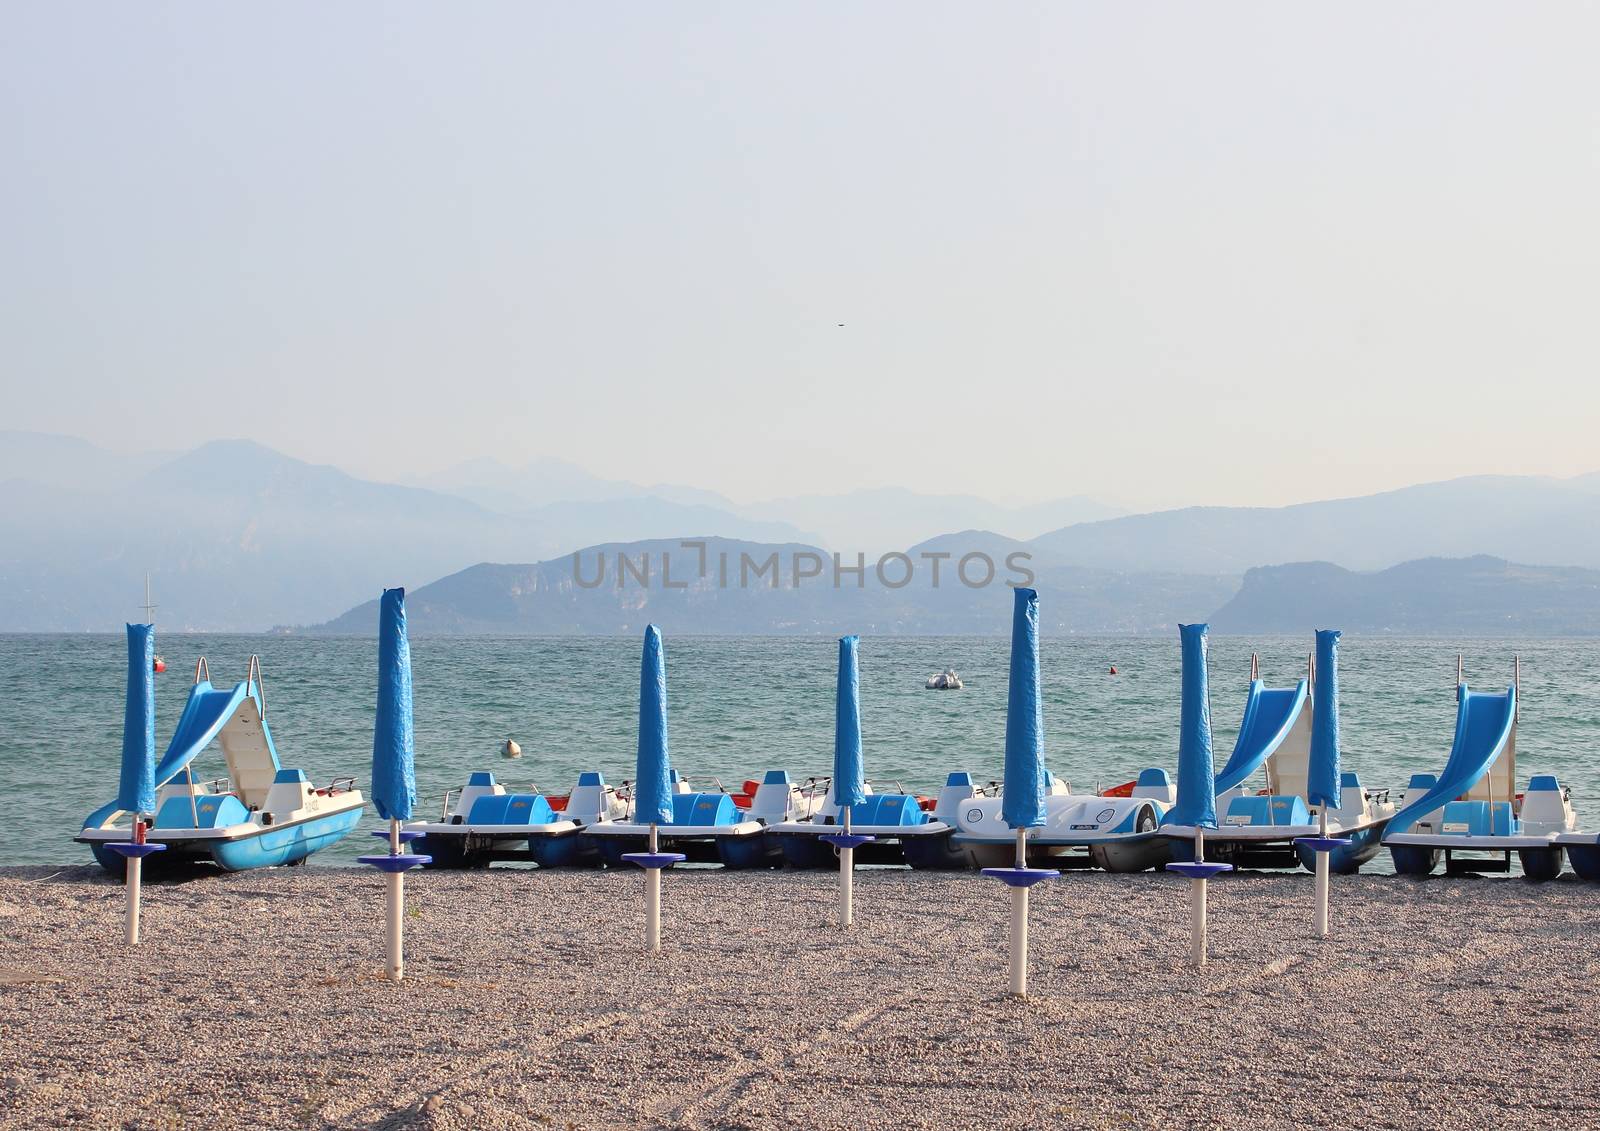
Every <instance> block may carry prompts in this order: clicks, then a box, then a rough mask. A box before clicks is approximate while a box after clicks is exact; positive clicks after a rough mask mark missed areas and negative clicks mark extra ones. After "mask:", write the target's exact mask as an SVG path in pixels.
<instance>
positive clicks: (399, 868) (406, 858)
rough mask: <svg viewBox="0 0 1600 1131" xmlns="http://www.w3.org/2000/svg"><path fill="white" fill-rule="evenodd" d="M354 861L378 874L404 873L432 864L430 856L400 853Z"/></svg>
mask: <svg viewBox="0 0 1600 1131" xmlns="http://www.w3.org/2000/svg"><path fill="white" fill-rule="evenodd" d="M356 859H357V860H358V861H360V862H361V863H363V864H367V865H370V866H371V867H374V868H376V869H378V871H380V872H405V871H408V870H410V869H412V868H416V867H419V866H420V865H423V864H431V863H433V857H431V856H413V855H409V854H407V853H404V852H401V853H399V854H397V855H394V856H391V855H389V854H388V853H387V852H386V853H384V854H383V855H382V856H357V857H356Z"/></svg>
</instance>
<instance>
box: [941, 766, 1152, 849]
mask: <svg viewBox="0 0 1600 1131" xmlns="http://www.w3.org/2000/svg"><path fill="white" fill-rule="evenodd" d="M1176 798H1177V794H1176V790H1175V789H1174V787H1173V785H1172V780H1171V778H1170V777H1169V775H1168V774H1167V772H1166V771H1165V770H1162V769H1157V768H1151V769H1146V770H1143V771H1141V772H1140V774H1139V776H1138V778H1137V779H1135V781H1134V785H1133V788H1132V790H1131V791H1130V792H1129V795H1128V796H1107V795H1105V794H1100V793H1073V792H1072V787H1071V786H1069V785H1067V784H1066V783H1064V782H1062V780H1061V779H1060V778H1057V777H1055V776H1054V775H1052V776H1051V778H1050V790H1049V792H1048V793H1047V794H1046V795H1045V799H1044V807H1045V821H1044V824H1043V825H1042V826H1040V827H1038V828H1031V829H1029V830H1028V833H1027V859H1028V864H1029V866H1030V867H1033V866H1038V867H1042V868H1091V867H1092V868H1103V869H1105V870H1106V871H1108V872H1142V871H1144V870H1145V869H1147V868H1154V867H1156V866H1158V865H1160V864H1163V863H1165V862H1166V861H1167V860H1168V859H1169V858H1170V849H1169V846H1168V844H1167V842H1166V840H1165V839H1164V838H1163V837H1162V836H1161V835H1160V834H1159V832H1158V831H1157V830H1158V828H1159V826H1160V824H1161V818H1162V817H1163V816H1164V815H1165V814H1166V811H1167V810H1168V809H1169V808H1170V807H1171V806H1172V804H1173V802H1174V801H1175V800H1176ZM1003 805H1004V798H1003V796H994V797H974V798H972V799H970V800H969V801H967V802H964V803H963V804H962V805H961V806H960V807H959V808H958V810H957V817H956V828H955V831H954V834H953V835H952V836H951V837H950V842H951V844H952V846H953V847H954V848H955V849H957V850H958V851H962V852H964V853H965V854H966V855H967V857H968V859H969V860H970V861H971V862H972V865H973V866H974V867H978V868H1003V867H1007V866H1009V865H1011V864H1013V863H1015V860H1016V842H1017V833H1016V830H1015V829H1013V828H1012V827H1011V826H1010V825H1008V824H1007V823H1006V820H1005V817H1004V815H1003V814H1002V808H1003Z"/></svg>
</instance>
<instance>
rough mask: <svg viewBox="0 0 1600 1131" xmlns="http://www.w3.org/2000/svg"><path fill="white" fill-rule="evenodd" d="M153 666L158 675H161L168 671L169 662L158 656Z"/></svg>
mask: <svg viewBox="0 0 1600 1131" xmlns="http://www.w3.org/2000/svg"><path fill="white" fill-rule="evenodd" d="M152 666H153V667H154V668H155V669H156V674H157V675H160V674H161V673H162V672H164V671H166V670H167V661H165V660H163V659H162V658H161V657H160V656H157V657H156V662H155V663H154V664H153V665H152Z"/></svg>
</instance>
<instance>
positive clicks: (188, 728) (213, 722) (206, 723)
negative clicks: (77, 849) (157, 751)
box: [83, 680, 276, 829]
mask: <svg viewBox="0 0 1600 1131" xmlns="http://www.w3.org/2000/svg"><path fill="white" fill-rule="evenodd" d="M249 688H250V685H249V683H247V682H245V683H238V684H236V685H234V686H233V687H232V688H229V689H228V690H226V691H223V690H220V689H218V688H215V687H213V686H211V683H210V682H209V681H207V680H202V681H201V682H199V683H197V684H195V685H194V687H193V688H191V689H190V691H189V701H188V702H187V703H185V704H184V705H183V714H182V715H181V716H180V717H179V719H178V729H177V730H176V731H175V732H173V735H172V742H171V744H169V745H168V747H167V752H166V754H165V755H163V756H162V758H161V761H160V762H158V763H157V764H156V787H157V788H158V789H159V788H160V787H161V786H163V785H165V784H166V783H167V782H169V781H171V780H172V779H173V778H175V777H177V776H178V775H179V774H180V773H182V772H183V769H184V767H185V766H187V765H188V764H189V763H190V762H192V761H194V760H195V758H196V757H198V756H199V754H200V752H201V751H202V750H204V749H205V748H206V747H207V746H210V745H211V743H212V741H213V740H214V739H215V738H216V737H217V735H219V734H221V733H222V728H223V727H224V726H226V725H227V722H228V719H229V718H231V717H232V716H233V712H234V711H235V710H236V709H237V708H238V706H239V704H240V703H243V702H244V701H245V699H246V697H248V696H249V694H250V690H249ZM274 760H276V759H274ZM116 811H117V803H116V802H115V801H113V802H111V804H109V805H106V806H103V807H101V808H99V809H96V810H95V811H94V812H93V813H91V814H89V818H88V820H86V821H84V823H83V827H84V828H86V829H87V828H99V827H100V826H101V825H102V824H104V823H105V821H106V818H108V817H110V816H111V814H113V813H115V812H116Z"/></svg>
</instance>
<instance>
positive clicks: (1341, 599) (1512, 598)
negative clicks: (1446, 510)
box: [1211, 555, 1600, 636]
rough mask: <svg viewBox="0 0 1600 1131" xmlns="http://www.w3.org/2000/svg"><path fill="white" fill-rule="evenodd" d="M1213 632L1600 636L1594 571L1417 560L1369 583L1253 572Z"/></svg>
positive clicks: (1298, 571) (1283, 569)
mask: <svg viewBox="0 0 1600 1131" xmlns="http://www.w3.org/2000/svg"><path fill="white" fill-rule="evenodd" d="M1211 623H1212V627H1213V628H1215V629H1216V630H1217V631H1218V632H1240V633H1243V632H1251V633H1277V632H1302V631H1304V630H1305V629H1306V628H1308V627H1328V626H1335V627H1340V628H1345V629H1349V630H1350V631H1353V632H1390V633H1396V634H1400V635H1449V636H1592V635H1595V634H1600V571H1597V570H1591V569H1581V568H1577V567H1572V566H1567V567H1560V566H1528V565H1517V564H1515V563H1512V562H1508V561H1506V560H1504V559H1503V558H1494V557H1489V556H1488V555H1478V556H1475V557H1470V558H1426V559H1423V560H1421V561H1414V562H1405V563H1402V564H1401V565H1397V566H1391V567H1390V568H1388V569H1386V570H1381V571H1378V572H1376V573H1356V572H1354V571H1352V570H1348V569H1344V568H1343V567H1341V566H1336V565H1333V564H1331V563H1329V562H1296V563H1293V564H1291V565H1281V566H1265V567H1262V568H1259V569H1252V570H1250V571H1249V572H1248V573H1246V574H1245V576H1244V584H1243V585H1242V586H1240V588H1239V592H1238V593H1236V594H1234V596H1233V598H1232V599H1231V600H1230V601H1229V602H1228V603H1227V604H1226V605H1224V606H1223V607H1222V608H1221V609H1219V610H1217V612H1216V614H1215V615H1214V616H1213V617H1212V618H1211Z"/></svg>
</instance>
